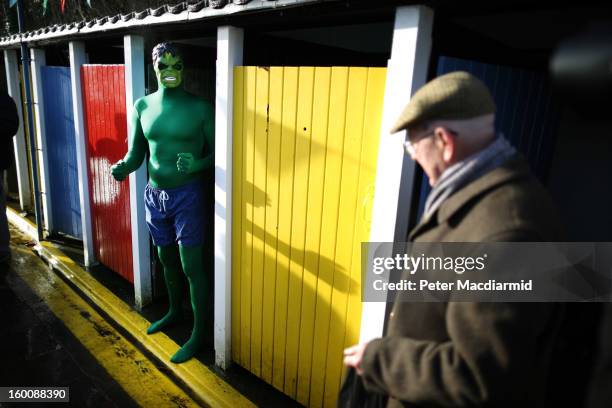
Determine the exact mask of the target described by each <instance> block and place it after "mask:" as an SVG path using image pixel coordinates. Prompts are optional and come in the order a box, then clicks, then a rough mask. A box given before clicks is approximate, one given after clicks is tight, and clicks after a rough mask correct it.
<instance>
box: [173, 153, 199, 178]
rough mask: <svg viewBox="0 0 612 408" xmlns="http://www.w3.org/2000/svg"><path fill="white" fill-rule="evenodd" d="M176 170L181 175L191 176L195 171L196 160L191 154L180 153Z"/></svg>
mask: <svg viewBox="0 0 612 408" xmlns="http://www.w3.org/2000/svg"><path fill="white" fill-rule="evenodd" d="M176 157H177V160H176V168H177V169H178V171H179V173H186V174H189V173H191V172H192V171H193V170H194V162H195V158H194V157H193V154H191V153H179V154H177V155H176Z"/></svg>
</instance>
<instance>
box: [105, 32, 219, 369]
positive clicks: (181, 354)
mask: <svg viewBox="0 0 612 408" xmlns="http://www.w3.org/2000/svg"><path fill="white" fill-rule="evenodd" d="M152 56H153V65H154V69H155V73H156V76H157V83H158V90H157V91H156V92H155V93H152V94H150V95H147V96H145V97H143V98H140V99H138V100H137V101H136V102H135V103H134V109H133V112H132V116H131V128H130V135H129V147H128V152H127V154H126V155H125V157H124V158H123V159H121V160H119V161H118V162H117V163H115V164H114V165H113V167H112V169H111V170H112V174H113V177H114V178H115V179H117V180H119V181H121V180H124V179H125V178H126V177H127V176H128V175H129V174H130V173H131V172H133V171H135V170H136V169H138V168H139V167H140V165H141V164H142V162H143V160H144V158H145V156H146V153H147V151H148V152H149V160H148V170H149V182H148V184H147V186H146V188H145V209H146V218H147V226H148V228H149V232H150V234H151V238H152V239H153V243H154V245H155V247H156V249H157V254H158V255H159V259H160V261H161V264H162V266H163V268H164V277H165V280H166V286H167V288H168V297H169V304H170V307H169V310H168V313H167V314H166V315H165V316H164V317H163V318H162V319H160V320H158V321H156V322H155V323H153V324H152V325H151V326H150V327H149V329H148V330H147V333H148V334H152V333H156V332H158V331H160V330H162V329H164V328H165V327H167V326H168V325H171V324H173V323H175V322H177V321H179V320H181V318H182V313H181V304H182V285H181V282H182V276H181V267H182V269H183V272H184V273H185V275H186V276H187V280H188V281H189V289H190V294H191V305H192V308H193V315H194V324H193V331H192V333H191V337H190V338H189V340H188V341H187V342H186V343H185V344H184V345H183V346H182V347H181V348H180V349H179V350H178V351H177V352H176V354H174V355H173V356H172V358H171V359H170V360H171V361H172V362H174V363H182V362H184V361H187V360H189V359H190V358H191V357H193V356H194V354H195V353H196V352H197V351H198V349H199V348H200V346H201V345H202V343H203V340H204V326H205V325H204V320H205V313H206V312H205V310H206V303H207V299H206V298H207V293H208V278H207V276H206V274H205V272H204V264H203V256H202V247H203V243H204V222H205V220H204V215H203V208H202V206H201V205H202V202H203V186H202V172H203V170H205V169H207V168H210V167H212V164H213V158H212V147H213V133H214V130H213V128H214V125H213V115H214V112H213V110H212V108H211V106H210V105H209V104H208V103H207V102H205V101H204V100H203V99H201V98H199V97H197V96H195V95H192V94H190V93H188V92H187V91H185V90H184V89H183V86H182V84H183V60H182V57H181V55H180V54H179V52H178V50H177V49H176V48H175V46H174V45H173V44H171V43H160V44H158V45H156V46H155V48H154V49H153V53H152Z"/></svg>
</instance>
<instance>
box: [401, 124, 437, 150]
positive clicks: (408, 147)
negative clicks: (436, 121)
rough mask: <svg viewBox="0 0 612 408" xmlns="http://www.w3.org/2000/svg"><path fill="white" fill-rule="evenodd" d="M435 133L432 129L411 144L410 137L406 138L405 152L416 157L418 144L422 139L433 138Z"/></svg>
mask: <svg viewBox="0 0 612 408" xmlns="http://www.w3.org/2000/svg"><path fill="white" fill-rule="evenodd" d="M434 133H435V129H432V130H430V131H429V132H427V133H425V134H424V135H423V136H421V137H419V138H418V139H417V140H415V141H414V142H411V141H410V137H409V136H406V140H405V141H404V151H405V152H406V154H408V155H410V156H414V155H416V143H417V142H418V141H419V140H421V139H425V138H426V137H429V136H432V135H433V134H434Z"/></svg>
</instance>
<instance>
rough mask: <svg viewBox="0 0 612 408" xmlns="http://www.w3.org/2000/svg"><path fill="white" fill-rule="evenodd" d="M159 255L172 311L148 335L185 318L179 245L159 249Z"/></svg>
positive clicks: (154, 325) (150, 327) (154, 324)
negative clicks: (183, 313) (182, 310)
mask: <svg viewBox="0 0 612 408" xmlns="http://www.w3.org/2000/svg"><path fill="white" fill-rule="evenodd" d="M157 254H158V255H159V260H160V261H161V264H162V266H163V267H164V277H165V279H166V287H167V288H168V300H169V303H170V309H169V310H168V313H167V314H166V315H165V316H164V317H162V318H161V319H160V320H158V321H156V322H155V323H153V324H152V325H151V326H149V329H148V330H147V334H153V333H156V332H158V331H160V330H162V329H164V328H165V327H166V326H168V325H171V324H173V323H176V322H177V321H179V320H181V319H182V317H183V315H182V312H181V300H182V287H183V285H182V281H183V277H182V276H181V258H180V256H179V251H178V247H177V245H169V246H165V247H157Z"/></svg>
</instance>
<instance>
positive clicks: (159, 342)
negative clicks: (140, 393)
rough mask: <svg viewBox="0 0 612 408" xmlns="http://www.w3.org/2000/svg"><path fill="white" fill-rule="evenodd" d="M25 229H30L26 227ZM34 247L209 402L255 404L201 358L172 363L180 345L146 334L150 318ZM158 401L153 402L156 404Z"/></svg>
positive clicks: (53, 253) (46, 245) (56, 255)
mask: <svg viewBox="0 0 612 408" xmlns="http://www.w3.org/2000/svg"><path fill="white" fill-rule="evenodd" d="M7 215H8V217H9V220H10V221H11V222H13V220H15V218H16V217H17V218H19V219H21V221H20V222H16V223H15V224H16V225H17V226H18V227H19V226H20V225H24V223H29V224H31V222H30V221H29V220H24V219H23V218H21V217H20V216H19V214H17V213H16V212H15V211H13V210H12V209H7ZM22 231H24V229H22ZM24 232H26V233H27V231H24ZM34 249H35V250H36V251H37V252H38V253H39V254H40V255H41V256H42V257H43V258H44V259H46V260H47V261H48V262H49V263H50V264H51V265H52V266H53V267H55V268H56V270H58V271H59V272H60V273H62V275H64V276H65V277H66V278H67V279H69V280H70V281H71V282H72V283H73V284H74V285H75V286H76V287H78V288H79V290H80V291H81V292H83V294H84V295H85V296H86V297H87V298H89V299H90V300H91V301H92V302H93V303H94V304H95V305H96V306H98V307H99V308H100V309H102V310H103V311H104V312H105V313H106V314H107V315H108V316H109V317H110V318H111V319H113V320H114V321H115V322H116V323H117V324H118V325H119V326H121V327H123V328H124V329H125V330H126V331H127V332H128V333H129V334H130V335H131V336H132V337H134V338H135V339H136V340H137V341H138V342H140V343H141V344H142V345H143V346H144V347H145V348H146V349H147V350H148V351H149V352H150V353H152V354H153V355H154V356H155V357H156V358H157V359H159V360H160V361H161V362H162V363H164V364H165V365H166V367H167V368H168V369H169V370H170V371H172V372H173V373H174V375H176V377H177V378H178V379H180V380H181V381H182V382H183V383H185V384H186V385H187V387H189V389H190V390H191V391H192V392H193V393H194V394H195V395H196V396H197V397H198V398H200V399H201V400H202V401H204V402H205V403H206V404H207V405H210V406H212V407H227V408H237V407H254V406H255V405H254V404H253V403H252V402H250V401H249V400H248V399H246V398H245V397H244V396H243V395H242V394H240V393H239V392H238V391H237V390H236V389H234V388H233V387H232V386H230V385H229V384H227V383H226V382H225V381H223V380H222V379H221V378H219V377H218V376H217V375H215V374H214V373H213V372H212V371H211V370H209V369H208V368H207V367H206V366H205V365H204V364H202V363H201V362H199V361H198V360H196V359H191V360H190V361H187V362H185V363H183V364H173V363H171V362H170V361H169V360H170V357H171V356H172V355H173V354H174V353H175V352H176V350H177V349H178V348H179V346H178V345H177V344H176V343H175V342H174V341H173V340H172V339H170V338H169V337H168V336H166V335H165V334H164V333H156V334H154V335H147V334H146V330H147V328H148V327H149V325H150V324H151V323H150V322H149V321H148V320H147V319H145V318H144V317H142V316H141V315H140V314H139V313H138V312H136V311H135V310H133V309H132V308H131V307H130V306H129V305H128V304H126V303H125V302H123V301H122V300H121V299H119V298H118V297H117V296H115V295H114V294H113V293H112V292H111V291H110V290H108V289H107V288H106V287H105V286H103V285H102V284H100V283H99V282H98V281H97V280H95V279H94V278H93V277H92V276H91V275H90V274H89V273H87V272H86V271H85V270H83V269H82V268H81V267H80V266H79V265H78V264H77V263H75V262H74V261H73V260H72V259H70V258H69V257H67V256H66V255H65V254H64V253H63V252H62V251H60V250H59V249H58V248H56V247H55V246H54V245H53V244H52V243H50V242H46V241H43V242H41V243H39V244H38V245H36V247H35V248H34ZM157 405H158V404H153V406H157Z"/></svg>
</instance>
